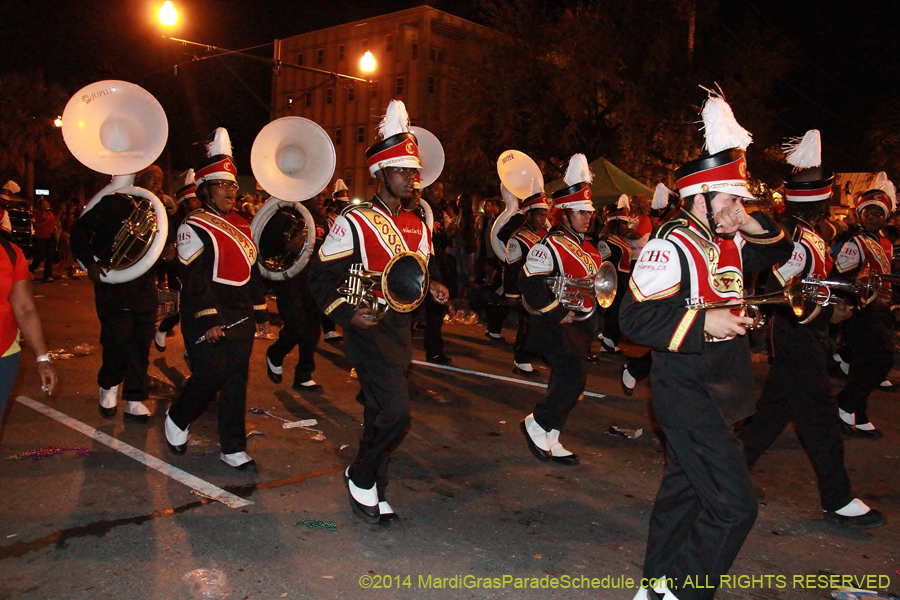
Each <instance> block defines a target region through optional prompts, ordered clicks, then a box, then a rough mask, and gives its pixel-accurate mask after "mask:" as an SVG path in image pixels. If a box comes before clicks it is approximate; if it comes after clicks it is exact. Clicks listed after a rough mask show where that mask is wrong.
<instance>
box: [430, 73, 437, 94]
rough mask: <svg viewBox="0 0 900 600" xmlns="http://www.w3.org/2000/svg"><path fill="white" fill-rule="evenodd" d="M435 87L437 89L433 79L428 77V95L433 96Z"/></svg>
mask: <svg viewBox="0 0 900 600" xmlns="http://www.w3.org/2000/svg"><path fill="white" fill-rule="evenodd" d="M436 87H437V84H436V83H435V81H434V77H429V78H428V93H429V94H434V93H435V88H436Z"/></svg>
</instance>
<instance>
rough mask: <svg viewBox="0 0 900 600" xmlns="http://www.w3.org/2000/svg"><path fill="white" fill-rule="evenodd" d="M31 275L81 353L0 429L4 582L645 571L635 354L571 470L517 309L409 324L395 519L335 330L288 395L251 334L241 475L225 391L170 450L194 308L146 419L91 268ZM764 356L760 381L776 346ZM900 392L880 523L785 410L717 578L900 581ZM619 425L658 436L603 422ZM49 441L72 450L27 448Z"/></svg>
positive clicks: (884, 451) (33, 389)
mask: <svg viewBox="0 0 900 600" xmlns="http://www.w3.org/2000/svg"><path fill="white" fill-rule="evenodd" d="M34 289H35V295H36V302H37V304H38V307H39V309H40V312H41V315H42V319H43V322H44V330H45V333H46V335H47V337H48V343H49V346H50V348H52V349H54V350H57V349H58V350H62V351H64V352H67V353H70V354H72V356H71V357H69V358H65V359H62V360H58V361H57V362H56V363H55V364H56V366H57V368H58V370H59V373H60V379H61V386H60V390H59V393H58V394H54V396H53V397H50V398H47V397H45V396H44V395H43V394H42V393H41V392H40V389H39V386H38V384H37V380H36V374H35V372H34V369H33V367H32V365H31V362H30V361H29V360H25V361H24V362H25V365H24V366H23V370H22V377H21V379H20V382H19V384H18V386H17V388H16V390H15V391H14V393H13V397H14V398H15V397H17V396H21V397H23V398H25V399H26V400H23V401H16V400H13V399H11V400H10V406H9V409H8V411H7V415H6V420H5V424H4V429H3V432H2V441H0V458H2V459H3V460H0V489H2V494H0V503H2V504H0V506H2V508H0V569H2V573H3V577H2V578H0V598H10V599H13V598H15V599H95V598H96V599H122V598H139V599H143V598H146V599H160V600H163V599H165V600H170V599H180V598H192V597H198V598H202V597H206V598H216V597H227V598H232V599H242V598H248V599H249V598H255V599H269V598H291V599H317V600H319V599H321V600H326V599H362V598H366V599H370V598H375V599H384V600H388V599H395V598H404V599H405V598H411V599H412V598H415V599H423V600H424V599H432V598H434V599H442V598H448V599H449V598H452V599H457V598H460V599H462V598H478V599H481V598H498V599H500V598H502V599H518V598H522V599H546V598H602V599H606V598H610V599H623V600H625V599H628V600H630V599H631V598H632V597H633V596H634V594H635V590H634V589H623V588H633V587H634V586H636V585H637V583H636V581H637V580H639V578H640V574H641V566H642V561H643V552H644V546H645V543H646V537H647V524H648V520H649V515H650V510H651V508H652V503H653V498H654V495H655V492H656V488H657V486H658V484H659V481H660V478H661V475H662V469H663V458H664V455H663V448H662V445H661V443H660V441H659V438H658V435H657V434H656V431H655V430H654V427H653V424H652V422H651V420H650V417H649V411H648V400H649V398H650V390H649V388H648V387H647V386H646V384H639V386H638V389H637V391H636V393H635V394H634V396H632V397H630V398H628V397H625V396H624V394H623V393H622V391H621V389H620V387H619V383H618V377H619V368H620V365H621V363H622V358H621V357H620V356H609V355H603V356H601V357H600V360H599V361H598V362H597V363H596V364H593V365H590V367H589V378H588V385H587V392H588V393H587V394H586V395H585V398H584V399H583V401H582V402H581V403H580V404H579V405H578V406H577V407H576V408H575V409H574V410H573V412H572V414H571V416H570V418H569V421H568V424H567V428H566V430H565V432H564V434H563V441H564V442H565V443H566V446H567V447H568V448H569V449H571V450H572V451H574V452H576V453H577V454H578V455H579V456H580V457H581V464H580V465H578V466H576V467H563V466H558V465H547V464H544V463H541V462H539V461H537V460H536V459H535V458H534V457H533V456H532V455H531V454H530V453H529V451H528V449H527V447H526V444H525V440H524V438H523V437H522V434H521V433H520V431H519V421H520V420H521V419H522V418H523V417H524V416H525V415H526V414H528V413H529V412H531V408H532V406H533V405H534V403H535V402H536V401H537V400H538V399H539V398H540V397H541V395H542V393H543V389H542V388H541V387H540V384H542V383H545V382H546V379H547V375H548V372H547V370H546V369H545V368H544V369H542V370H541V371H540V373H539V376H538V377H537V378H535V379H534V380H531V381H528V380H525V379H523V378H522V377H520V376H518V375H514V374H512V372H511V367H512V346H511V341H512V338H513V336H514V333H515V332H514V328H513V326H512V323H510V326H509V327H508V328H507V329H506V330H505V331H504V335H505V337H506V339H507V340H508V341H506V342H502V343H501V342H495V341H491V340H490V339H489V338H487V337H485V335H484V327H483V326H481V325H462V324H450V325H448V326H446V327H445V339H446V341H447V348H446V351H447V354H448V355H450V356H451V357H452V358H453V364H452V367H454V369H446V368H438V367H436V366H434V365H428V364H427V363H424V362H422V361H424V354H423V351H422V340H421V334H420V333H418V332H417V337H415V338H414V340H413V343H414V364H413V365H412V368H411V370H410V374H409V385H410V391H411V397H412V403H413V421H412V426H411V428H410V431H409V434H408V436H407V438H406V439H405V441H404V442H403V444H402V445H401V446H400V448H399V450H398V451H397V452H396V453H395V454H394V458H393V461H392V464H391V477H392V483H391V485H390V487H389V488H388V491H387V492H388V498H389V500H390V502H391V504H392V506H393V507H394V508H395V509H396V510H397V512H398V513H399V514H400V515H401V516H402V518H403V525H402V526H401V527H399V528H391V529H386V528H382V527H379V526H372V525H367V524H366V523H364V522H362V521H361V520H360V519H358V518H357V517H355V516H354V515H353V513H352V512H351V510H350V507H349V505H348V500H347V490H346V488H345V487H344V484H343V480H342V471H343V469H344V468H345V467H346V465H347V464H348V463H349V462H350V460H351V458H352V456H353V455H354V453H355V450H356V444H357V441H358V439H359V436H360V434H361V431H362V427H361V419H362V407H361V406H360V405H359V404H357V403H356V401H355V396H356V393H357V391H358V384H357V382H356V380H355V379H353V378H352V377H351V376H350V366H349V365H348V364H347V363H346V361H345V359H344V355H343V349H342V343H341V342H336V343H329V342H320V343H319V350H318V354H317V357H316V361H317V369H316V372H315V379H316V380H317V381H318V382H319V383H321V384H322V385H323V390H322V391H321V392H311V393H297V392H294V391H293V390H291V388H290V386H289V384H290V373H291V371H292V368H293V365H294V362H295V361H296V357H295V356H289V357H288V359H287V360H286V362H285V383H284V384H282V385H275V384H273V383H271V382H270V381H269V379H268V378H267V377H266V373H265V363H264V352H265V349H266V347H267V345H268V344H269V343H271V342H270V341H269V340H263V339H259V340H256V342H255V346H254V352H253V359H252V362H251V372H250V386H249V390H248V399H247V406H248V408H258V409H262V410H265V411H268V412H269V413H270V415H271V416H270V415H269V414H248V416H247V430H248V433H252V435H251V436H250V438H249V441H248V452H249V453H250V454H252V455H253V457H254V458H255V459H256V461H257V463H258V464H259V466H260V472H259V474H258V475H250V474H244V473H240V472H238V471H235V470H234V469H231V468H230V467H228V466H226V465H225V464H224V463H222V462H221V461H220V460H219V459H218V446H217V443H216V439H217V438H216V417H215V410H214V407H210V409H209V410H208V411H207V412H206V413H205V414H204V416H203V417H201V418H200V419H199V420H198V421H197V422H196V423H195V424H194V425H193V426H192V427H191V429H190V438H189V446H188V451H187V454H186V455H184V456H174V455H172V454H170V453H169V452H168V450H167V449H166V446H165V443H164V435H163V420H164V419H163V415H164V413H165V410H166V408H167V406H168V405H169V403H170V402H171V401H172V400H173V398H175V397H176V395H177V394H178V390H179V389H180V387H181V386H182V385H183V383H184V381H185V378H186V377H187V376H188V375H189V371H188V369H187V366H186V365H185V362H184V360H183V359H182V350H183V343H182V340H181V337H180V329H176V333H177V335H176V336H174V337H170V338H169V340H168V348H167V350H166V352H165V353H159V352H157V351H156V350H155V349H151V369H150V375H151V377H152V380H151V383H152V392H151V399H150V400H149V401H148V403H147V404H148V406H149V408H150V409H151V410H152V411H153V412H154V413H155V415H156V416H155V418H154V419H153V420H152V421H151V422H150V423H149V424H146V425H142V424H132V423H124V422H123V419H122V416H121V412H120V413H119V415H118V416H117V417H116V418H115V419H111V420H106V419H104V418H102V417H101V416H100V414H99V413H98V410H97V396H98V389H97V385H96V373H97V370H98V368H99V359H100V348H99V340H98V336H99V324H98V321H97V317H96V314H95V312H94V305H93V289H92V284H90V282H89V281H87V280H86V279H85V278H81V279H78V280H74V281H73V280H65V281H63V280H57V281H56V282H55V283H51V284H44V285H36V286H35V288H34ZM270 307H271V308H272V309H273V310H274V302H272V303H270ZM275 329H276V331H277V328H275ZM595 346H596V345H595ZM626 351H627V352H631V353H634V352H639V351H640V349H636V348H626ZM29 355H30V353H26V355H25V356H29ZM757 358H758V359H759V360H757V361H756V362H754V371H755V384H756V387H757V390H759V389H761V387H762V383H763V381H764V378H765V375H766V372H767V369H768V367H767V365H766V363H765V358H764V356H762V355H758V356H757ZM893 375H895V376H897V377H896V381H897V382H898V383H900V373H898V372H896V371H895V372H894V373H893ZM535 384H538V385H535ZM833 384H834V386H835V388H836V387H837V386H839V385H840V384H841V382H840V381H839V380H833ZM898 398H900V395H895V394H891V393H884V392H876V393H875V394H874V395H873V397H872V400H871V404H870V416H871V417H872V419H873V421H874V422H875V423H876V424H877V425H878V426H880V427H881V428H883V430H884V432H885V437H884V439H882V440H880V441H875V442H873V441H869V440H861V439H851V440H848V441H847V443H846V462H847V466H848V469H849V471H850V477H851V480H852V482H853V485H854V491H855V493H856V495H857V496H859V497H860V498H862V499H863V500H864V501H865V502H867V503H869V504H870V505H872V506H874V507H876V508H878V509H880V510H881V511H882V512H884V513H885V515H886V516H887V518H888V524H887V525H886V526H884V527H882V528H880V529H876V530H871V531H865V532H858V531H846V530H840V529H835V528H834V527H833V526H831V525H828V524H826V523H825V522H824V521H823V520H822V512H821V507H820V506H819V501H818V491H817V488H816V482H815V477H814V475H813V472H812V469H811V467H810V465H809V460H808V459H807V458H806V455H805V453H804V452H803V449H802V447H801V446H800V443H799V442H798V440H797V438H796V436H795V435H794V433H793V432H792V431H791V430H788V431H786V432H785V433H784V434H783V435H782V436H781V437H780V438H779V439H778V440H777V441H776V443H775V444H774V445H773V446H772V448H771V449H770V451H769V452H768V453H767V454H766V455H765V456H763V458H762V459H761V460H760V462H759V464H758V466H757V468H756V469H755V470H754V472H753V476H754V482H755V484H756V485H757V487H758V488H759V491H760V492H761V496H762V499H761V502H760V511H759V518H758V520H757V522H756V525H755V527H754V529H753V531H752V532H751V534H750V536H749V538H748V540H747V542H746V544H745V545H744V548H743V550H742V552H741V554H740V555H739V556H738V559H737V561H736V563H735V565H734V567H733V568H732V570H731V574H732V575H733V576H734V578H733V579H732V580H730V582H729V583H728V586H727V587H724V588H723V589H722V590H721V591H720V592H719V594H718V595H717V598H723V599H738V598H752V599H795V598H797V599H807V598H809V599H812V598H823V599H824V598H829V597H831V590H832V588H833V585H832V584H834V583H836V579H835V577H840V576H846V577H855V578H856V579H854V580H850V579H845V580H844V583H851V584H852V585H853V586H854V587H868V588H869V589H875V588H879V590H880V591H882V592H886V591H887V590H888V589H890V590H892V591H894V592H900V576H898V570H900V549H898V544H897V540H898V539H900V535H898V529H900V481H898V478H897V477H896V476H895V475H896V473H897V471H898V469H900V433H898V431H897V429H896V426H895V424H896V423H897V422H898V419H900V410H898V402H897V400H898ZM27 399H31V400H27ZM276 417H279V418H280V419H286V420H288V421H298V420H302V419H315V420H316V421H317V425H315V429H317V430H319V431H321V432H322V433H321V434H320V433H317V432H314V431H309V430H304V429H300V428H293V429H285V428H283V427H282V425H283V424H284V421H282V420H280V419H279V418H276ZM611 426H617V427H619V428H620V429H623V430H637V429H642V431H643V435H641V436H640V437H637V438H634V439H629V438H624V437H619V436H614V435H610V434H609V433H607V431H608V429H609V428H610V427H611ZM257 432H258V433H257ZM50 447H59V448H64V449H66V450H65V451H63V452H61V453H58V454H55V455H52V456H48V457H46V458H43V459H42V460H34V459H32V458H23V457H22V453H27V452H30V451H33V450H39V449H44V451H45V452H46V449H48V448H50ZM210 496H212V497H217V498H219V500H214V499H210ZM304 520H308V521H306V523H309V524H311V525H316V524H321V523H323V522H332V523H333V524H334V527H333V530H332V528H328V527H316V528H309V527H308V526H307V525H306V524H305V523H304V522H303V521H304ZM197 569H210V570H216V571H218V572H221V573H223V574H224V575H225V577H226V578H227V586H228V587H227V589H225V590H224V592H223V593H225V594H227V595H220V596H215V595H206V596H202V595H192V591H191V588H190V586H189V583H188V582H186V581H185V577H186V576H188V575H189V574H190V573H192V572H194V571H195V570H197ZM195 575H196V573H195ZM865 576H872V578H870V579H869V580H865V579H860V578H863V577H865ZM879 576H880V578H879ZM629 578H630V579H631V580H632V581H631V582H629V581H628V579H629ZM703 583H704V582H698V585H702V584H703ZM554 585H555V586H556V587H554ZM523 586H524V589H523ZM532 586H536V587H532ZM213 591H215V590H213ZM195 593H199V592H195Z"/></svg>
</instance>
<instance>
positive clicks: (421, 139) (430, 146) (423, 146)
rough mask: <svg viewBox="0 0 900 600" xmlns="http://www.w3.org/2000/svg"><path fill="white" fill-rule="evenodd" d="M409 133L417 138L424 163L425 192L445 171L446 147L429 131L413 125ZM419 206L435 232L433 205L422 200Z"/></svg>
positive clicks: (421, 172)
mask: <svg viewBox="0 0 900 600" xmlns="http://www.w3.org/2000/svg"><path fill="white" fill-rule="evenodd" d="M409 131H410V133H412V134H413V135H414V136H416V145H417V146H418V147H419V160H421V161H422V169H421V170H420V171H419V182H420V184H421V186H422V189H423V190H424V189H425V188H427V187H428V186H429V185H431V184H432V183H434V182H435V181H437V178H438V177H440V176H441V172H442V171H443V170H444V147H443V146H442V145H441V141H440V140H439V139H437V136H436V135H434V134H433V133H431V132H430V131H428V130H427V129H424V128H422V127H416V126H415V125H413V126H411V127H410V128H409ZM419 206H421V207H422V211H423V212H424V213H425V224H426V225H428V229H429V231H434V213H432V212H431V205H430V204H428V202H426V201H425V199H424V198H420V199H419Z"/></svg>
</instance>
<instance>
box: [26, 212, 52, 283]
mask: <svg viewBox="0 0 900 600" xmlns="http://www.w3.org/2000/svg"><path fill="white" fill-rule="evenodd" d="M34 247H35V256H34V260H33V261H32V262H31V268H30V271H31V272H32V273H34V272H35V271H37V270H38V269H39V268H40V266H41V264H43V265H44V278H43V279H42V280H41V281H42V282H43V283H49V282H51V281H53V263H54V258H55V255H56V215H54V214H53V210H52V209H51V208H50V201H49V200H48V199H47V198H44V197H42V198H41V199H40V200H39V201H38V207H37V208H36V209H35V211H34Z"/></svg>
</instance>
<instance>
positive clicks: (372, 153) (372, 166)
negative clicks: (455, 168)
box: [366, 100, 422, 177]
mask: <svg viewBox="0 0 900 600" xmlns="http://www.w3.org/2000/svg"><path fill="white" fill-rule="evenodd" d="M378 137H380V138H381V140H380V141H378V142H375V143H374V144H372V145H371V146H369V149H368V150H366V166H367V167H368V168H369V175H371V176H373V177H374V176H375V173H377V172H378V171H380V170H381V169H383V168H385V167H396V168H403V167H405V168H409V169H421V168H422V162H421V161H420V160H419V145H418V141H417V140H416V136H415V135H413V134H412V133H410V131H409V114H407V112H406V106H405V105H404V104H403V102H402V101H401V100H391V103H390V104H388V107H387V111H386V113H385V115H384V118H383V119H382V120H381V123H380V124H379V125H378Z"/></svg>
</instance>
